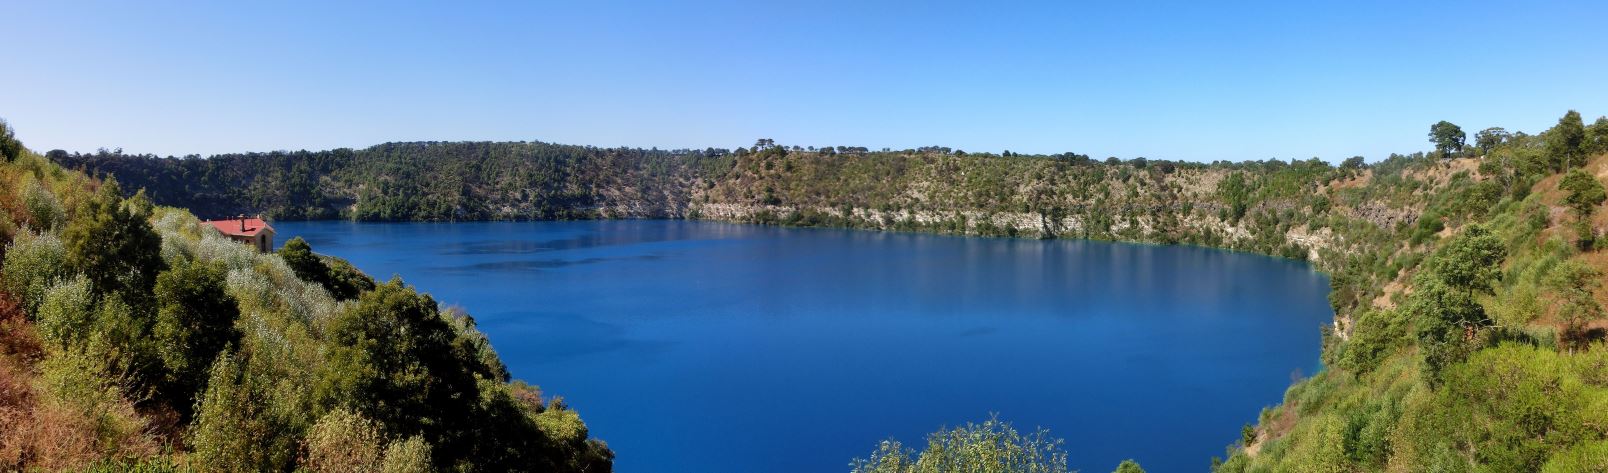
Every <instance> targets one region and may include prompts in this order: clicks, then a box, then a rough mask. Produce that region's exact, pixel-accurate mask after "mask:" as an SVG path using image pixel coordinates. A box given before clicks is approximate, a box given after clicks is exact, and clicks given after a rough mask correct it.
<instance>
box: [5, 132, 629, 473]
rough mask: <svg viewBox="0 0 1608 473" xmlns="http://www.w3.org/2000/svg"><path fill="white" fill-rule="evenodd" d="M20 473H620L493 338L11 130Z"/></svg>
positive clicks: (12, 463) (332, 262) (10, 351)
mask: <svg viewBox="0 0 1608 473" xmlns="http://www.w3.org/2000/svg"><path fill="white" fill-rule="evenodd" d="M0 158H3V160H0V470H5V471H36V470H47V471H55V470H69V471H84V470H90V471H130V470H138V471H218V472H235V471H292V470H295V471H329V472H334V471H340V472H356V471H386V472H418V471H437V470H461V471H510V470H525V471H574V472H583V471H590V472H597V471H609V470H610V468H611V462H612V458H613V453H612V452H610V451H609V450H608V448H607V447H606V446H605V445H604V444H603V443H602V442H600V441H598V440H595V439H590V438H588V435H587V430H586V426H585V424H584V423H582V422H581V420H580V417H579V416H578V415H577V413H576V412H575V411H573V410H570V409H568V408H567V407H565V406H564V404H563V402H562V401H561V400H559V399H558V398H556V397H549V396H544V395H543V393H542V392H541V391H540V389H538V388H536V387H535V386H532V385H529V384H525V383H524V382H521V381H512V380H510V378H509V374H508V372H507V370H506V369H505V368H504V367H503V365H502V363H501V361H500V360H499V359H498V357H497V354H496V352H495V351H493V350H492V348H491V346H490V344H489V343H488V342H487V340H486V338H485V337H484V336H483V335H482V334H481V333H480V332H478V331H477V330H475V323H474V319H473V318H471V317H470V316H469V315H468V314H464V313H462V312H461V311H458V310H455V309H451V308H441V307H439V306H438V305H437V303H436V302H435V301H434V300H433V299H432V298H431V297H430V296H429V295H427V294H422V293H419V292H417V291H415V290H414V289H413V288H412V287H411V286H408V285H406V284H405V283H403V282H402V281H401V280H400V279H393V280H391V281H386V282H376V281H374V280H372V279H370V278H369V277H368V276H366V275H363V274H362V273H360V272H357V271H356V270H355V269H353V268H352V267H351V266H350V265H349V264H346V263H345V262H344V261H341V260H339V259H336V258H330V257H321V256H318V255H315V254H314V253H312V252H311V249H310V248H308V247H307V246H306V245H305V243H304V242H301V241H300V240H293V241H291V242H290V243H287V244H286V245H285V248H284V249H283V250H280V251H279V252H278V253H277V254H259V253H257V252H256V251H254V250H252V249H251V248H249V247H247V246H245V245H241V244H238V243H235V242H232V241H230V240H228V239H226V238H224V237H222V236H221V235H219V234H217V232H216V231H213V230H210V229H205V230H204V229H203V228H202V227H201V226H200V221H199V220H197V219H196V217H194V216H192V215H191V214H190V213H189V212H188V211H186V210H183V209H180V208H174V207H159V206H155V205H153V204H152V203H151V201H150V199H148V198H146V196H145V194H144V193H140V192H134V193H132V194H131V195H130V194H128V193H125V192H124V191H123V190H122V187H121V186H120V185H119V183H118V182H117V181H115V180H111V179H107V180H104V181H103V180H97V179H93V178H90V177H88V176H86V175H84V174H81V173H77V172H73V171H68V170H65V169H63V168H61V167H60V166H57V165H56V164H53V163H51V162H50V161H48V160H46V159H45V158H44V157H43V156H40V155H38V154H34V153H33V152H31V151H28V150H27V149H25V148H23V147H22V145H21V143H20V142H18V141H17V140H16V139H15V138H14V137H13V136H12V135H11V133H10V132H9V130H8V129H6V128H5V125H4V122H0Z"/></svg>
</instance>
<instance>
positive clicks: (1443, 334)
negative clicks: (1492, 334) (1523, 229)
mask: <svg viewBox="0 0 1608 473" xmlns="http://www.w3.org/2000/svg"><path fill="white" fill-rule="evenodd" d="M1506 257H1507V250H1506V248H1505V247H1504V246H1503V245H1502V240H1501V239H1499V238H1497V237H1496V235H1492V234H1491V231H1490V230H1488V229H1486V228H1485V227H1483V226H1479V225H1475V226H1471V227H1469V228H1468V229H1467V230H1464V231H1463V233H1462V234H1459V235H1458V236H1457V237H1455V238H1453V239H1452V241H1450V242H1448V243H1447V244H1446V246H1444V247H1442V248H1441V249H1440V250H1437V251H1436V252H1435V254H1434V255H1433V256H1431V257H1430V258H1429V260H1428V261H1427V262H1426V263H1425V264H1424V267H1423V268H1422V269H1421V270H1420V271H1419V273H1418V274H1417V275H1416V276H1415V277H1414V278H1413V293H1412V295H1410V296H1408V299H1407V304H1406V305H1405V306H1403V308H1402V311H1403V313H1404V314H1406V315H1407V316H1408V317H1410V318H1412V319H1413V320H1415V321H1416V322H1417V323H1416V325H1417V328H1418V345H1419V347H1420V350H1421V352H1422V353H1423V356H1424V363H1425V370H1424V375H1425V376H1426V378H1427V381H1429V382H1430V384H1431V385H1436V384H1438V383H1439V382H1440V373H1441V372H1442V371H1443V370H1445V369H1446V368H1447V367H1449V366H1452V365H1454V364H1456V363H1458V362H1460V361H1462V360H1464V359H1465V358H1467V357H1468V355H1469V353H1471V352H1472V351H1473V345H1472V343H1473V340H1474V336H1475V335H1476V334H1477V333H1478V332H1479V331H1480V330H1481V329H1484V328H1486V327H1489V326H1491V325H1492V321H1491V318H1490V317H1488V316H1487V315H1486V313H1485V307H1484V306H1483V305H1481V304H1480V302H1479V300H1478V299H1477V298H1476V296H1478V295H1480V294H1489V293H1490V292H1491V287H1492V283H1493V282H1494V281H1495V280H1496V278H1497V277H1499V276H1500V275H1501V271H1502V266H1501V264H1502V260H1503V259H1505V258H1506Z"/></svg>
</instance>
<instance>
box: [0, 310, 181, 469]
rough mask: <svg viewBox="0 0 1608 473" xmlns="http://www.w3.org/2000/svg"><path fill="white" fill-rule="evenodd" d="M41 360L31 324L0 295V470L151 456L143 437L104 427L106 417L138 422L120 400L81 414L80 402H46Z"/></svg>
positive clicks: (152, 447)
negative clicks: (40, 366) (115, 431)
mask: <svg viewBox="0 0 1608 473" xmlns="http://www.w3.org/2000/svg"><path fill="white" fill-rule="evenodd" d="M45 356H46V355H45V351H44V350H43V349H42V346H41V344H40V342H39V339H38V337H36V336H35V334H34V328H33V324H32V323H30V322H29V321H28V320H27V318H26V317H25V315H24V314H23V312H22V310H21V309H20V308H19V307H18V304H17V303H16V302H15V300H14V299H13V298H12V297H10V296H9V295H8V294H5V293H3V292H0V471H23V470H42V471H60V470H81V469H84V468H86V467H88V466H89V465H90V464H91V463H94V462H95V461H97V460H100V459H103V458H107V457H109V456H111V457H129V456H148V455H152V454H155V453H156V452H157V448H156V445H157V443H156V442H154V441H153V440H152V436H151V435H149V434H148V433H146V432H143V431H136V432H127V433H114V432H108V431H107V429H106V428H105V422H106V418H107V417H106V416H112V417H114V418H118V419H123V420H125V421H130V422H134V423H141V422H142V420H141V418H140V416H138V415H137V414H135V412H134V408H133V405H132V404H130V403H128V402H127V401H126V400H123V399H117V400H116V401H115V402H112V403H111V405H106V406H97V407H98V408H97V409H92V410H85V409H84V408H83V407H84V406H82V405H80V404H79V403H78V402H77V401H80V400H77V399H54V398H52V397H51V396H50V394H49V393H48V392H47V391H45V390H44V389H45V388H44V387H43V380H42V379H41V377H40V372H39V363H40V361H42V360H43V359H44V358H45ZM129 434H132V435H129Z"/></svg>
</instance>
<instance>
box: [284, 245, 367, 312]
mask: <svg viewBox="0 0 1608 473" xmlns="http://www.w3.org/2000/svg"><path fill="white" fill-rule="evenodd" d="M279 257H280V258H283V259H284V260H285V265H286V266H289V267H290V269H291V270H292V271H295V272H296V277H299V278H301V279H302V280H303V281H308V282H313V283H317V284H318V285H320V286H323V287H324V289H325V290H328V291H329V293H330V295H331V296H334V297H335V298H336V299H352V298H355V297H357V295H358V294H361V293H362V292H363V291H368V290H373V289H374V280H373V279H370V278H369V277H368V276H367V275H364V274H363V273H361V272H359V271H357V269H356V268H354V267H352V265H351V263H347V262H346V261H344V260H340V259H336V258H328V260H327V261H326V259H325V258H326V257H320V256H319V255H316V254H313V249H312V247H311V246H309V245H308V244H307V240H303V239H302V238H301V237H295V238H291V239H290V241H287V242H285V246H284V247H283V248H280V249H279Z"/></svg>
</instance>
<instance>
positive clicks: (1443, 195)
mask: <svg viewBox="0 0 1608 473" xmlns="http://www.w3.org/2000/svg"><path fill="white" fill-rule="evenodd" d="M1444 125H1448V126H1452V128H1455V125H1451V124H1449V123H1446V124H1444ZM1445 129H1446V128H1445V126H1443V125H1442V124H1437V125H1436V127H1434V128H1433V129H1432V130H1433V131H1434V132H1438V131H1442V130H1445ZM1432 133H1433V132H1432ZM1452 135H1455V136H1456V139H1455V140H1453V139H1451V138H1446V137H1444V136H1435V135H1432V136H1433V137H1436V138H1437V140H1438V142H1437V147H1438V148H1439V149H1438V150H1437V152H1436V153H1433V154H1424V153H1416V154H1412V155H1396V156H1392V157H1390V158H1388V159H1385V160H1381V161H1379V162H1376V163H1372V164H1366V163H1364V162H1363V161H1362V160H1361V159H1360V158H1354V159H1352V160H1347V161H1345V162H1344V163H1342V164H1341V165H1340V166H1332V165H1330V164H1328V163H1325V162H1323V161H1319V160H1316V159H1314V160H1308V161H1291V162H1286V161H1277V160H1273V161H1261V162H1244V163H1223V162H1219V163H1212V164H1199V163H1187V162H1167V161H1147V160H1143V159H1135V160H1130V161H1118V160H1116V159H1114V158H1113V159H1109V160H1105V161H1095V160H1091V159H1089V158H1088V157H1086V156H1081V155H1076V154H1062V155H1054V156H1021V155H1010V154H1009V153H1006V155H993V154H976V153H971V154H968V153H965V152H961V151H956V150H949V149H944V148H923V149H914V150H903V151H882V152H871V151H867V150H864V149H856V148H848V147H833V148H830V149H828V148H821V149H810V148H796V147H782V146H776V145H774V144H773V143H770V142H768V140H761V142H760V143H756V145H755V146H754V147H751V148H745V149H738V150H732V151H726V150H716V149H709V150H702V151H658V150H634V149H600V148H586V147H572V146H561V145H550V144H544V143H393V144H386V145H380V146H376V147H373V148H368V149H364V150H356V151H353V150H335V151H326V152H316V153H306V152H298V153H265V154H246V155H223V156H215V157H212V158H208V159H193V158H192V159H168V158H156V157H152V156H129V155H122V154H121V153H97V154H94V155H75V154H67V153H57V152H52V153H51V157H52V159H54V160H55V161H57V162H59V163H62V165H64V166H66V167H69V168H74V169H84V170H85V171H87V172H89V173H91V174H94V175H102V174H105V173H111V174H114V175H116V176H117V178H118V179H120V180H122V181H123V182H125V183H127V184H129V187H130V188H134V187H143V188H146V189H147V190H148V192H149V193H150V194H149V195H150V196H151V198H152V199H154V200H156V201H157V202H159V203H163V204H171V205H191V206H194V207H195V208H196V209H197V211H198V212H201V213H203V214H214V215H219V214H234V213H257V212H261V213H264V214H267V215H269V216H277V217H279V218H355V219H364V220H371V219H392V220H454V219H522V218H622V217H669V218H693V219H714V220H726V221H738V222H753V223H769V224H785V225H819V226H843V227H854V228H869V229H886V230H909V231H931V232H942V233H956V234H967V235H985V236H1018V237H1033V238H1095V239H1111V240H1122V241H1138V242H1156V243H1185V244H1198V245H1205V246H1213V247H1221V248H1229V249H1236V250H1245V251H1254V252H1258V253H1265V254H1271V255H1278V256H1286V257H1292V258H1302V259H1307V260H1311V261H1313V262H1314V264H1316V265H1317V267H1318V268H1320V269H1323V270H1325V271H1327V272H1329V273H1330V275H1331V281H1332V288H1333V291H1332V293H1331V294H1330V301H1331V303H1332V305H1333V307H1334V309H1335V313H1336V316H1335V322H1334V323H1333V324H1332V325H1331V326H1328V327H1325V328H1323V330H1324V335H1325V337H1324V339H1325V346H1324V351H1323V361H1324V364H1325V366H1326V369H1325V370H1324V371H1322V372H1320V373H1317V374H1315V375H1314V376H1312V377H1311V378H1308V379H1305V380H1301V381H1299V382H1297V383H1295V384H1294V385H1293V386H1292V387H1291V388H1290V389H1289V390H1288V392H1287V393H1286V396H1285V401H1284V403H1283V404H1281V405H1280V406H1276V407H1270V408H1269V409H1267V410H1266V411H1264V413H1263V414H1262V416H1261V418H1260V419H1258V420H1257V422H1256V424H1255V425H1247V426H1246V428H1245V435H1244V437H1243V438H1242V439H1240V440H1239V441H1238V442H1235V443H1234V444H1233V445H1231V446H1230V447H1229V449H1228V451H1227V452H1226V454H1227V457H1226V459H1223V460H1219V461H1216V462H1214V469H1216V470H1217V471H1232V472H1240V471H1300V472H1308V471H1424V470H1428V471H1538V470H1544V471H1603V470H1608V418H1603V416H1604V415H1605V414H1604V413H1608V409H1605V407H1608V358H1604V356H1608V355H1605V354H1608V350H1605V349H1603V347H1602V341H1603V338H1604V332H1605V327H1608V326H1605V325H1604V323H1603V322H1602V319H1603V309H1602V304H1603V302H1604V299H1603V295H1604V293H1603V290H1602V288H1601V287H1600V285H1601V281H1602V274H1603V271H1604V270H1605V269H1608V257H1604V256H1603V253H1602V252H1601V250H1599V248H1600V247H1601V246H1602V245H1600V244H1599V243H1598V241H1599V238H1600V236H1601V234H1602V228H1603V226H1604V225H1605V223H1608V222H1605V216H1604V212H1600V210H1601V207H1602V204H1603V201H1604V200H1605V198H1608V196H1605V195H1604V192H1603V189H1602V185H1601V183H1600V182H1601V179H1602V178H1603V177H1604V176H1608V157H1605V156H1604V155H1603V154H1602V153H1603V152H1604V151H1608V120H1604V119H1599V120H1597V121H1596V122H1595V123H1594V124H1592V125H1591V126H1589V127H1587V126H1585V124H1584V123H1583V122H1582V120H1581V118H1580V116H1579V114H1577V113H1574V112H1572V111H1571V112H1570V113H1569V114H1568V115H1565V117H1564V118H1563V119H1560V120H1559V124H1558V126H1557V127H1554V128H1553V129H1550V130H1547V131H1546V132H1545V133H1542V134H1539V135H1527V134H1524V133H1512V134H1508V133H1506V132H1505V131H1501V130H1500V129H1490V130H1486V131H1482V132H1481V133H1480V134H1479V135H1478V137H1477V138H1478V139H1477V140H1476V141H1477V145H1478V146H1474V147H1465V146H1464V144H1463V140H1462V135H1463V134H1462V132H1461V130H1456V133H1455V134H1447V135H1445V136H1452ZM186 199H190V200H186ZM873 453H874V454H873V458H874V459H876V458H890V456H886V455H881V454H879V453H877V452H873ZM895 453H899V452H895ZM892 457H899V455H893V456H892ZM895 463H898V462H895ZM1203 465H1204V462H1203ZM857 468H864V469H863V470H862V471H916V470H908V469H900V468H903V467H899V466H897V465H895V466H893V467H889V468H893V469H877V468H878V467H876V466H873V465H861V466H859V467H857Z"/></svg>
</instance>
